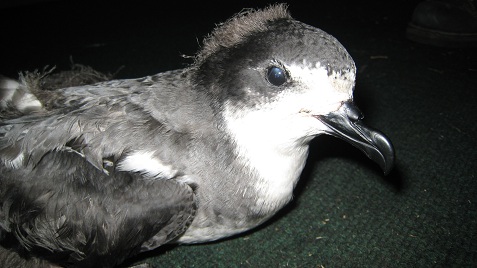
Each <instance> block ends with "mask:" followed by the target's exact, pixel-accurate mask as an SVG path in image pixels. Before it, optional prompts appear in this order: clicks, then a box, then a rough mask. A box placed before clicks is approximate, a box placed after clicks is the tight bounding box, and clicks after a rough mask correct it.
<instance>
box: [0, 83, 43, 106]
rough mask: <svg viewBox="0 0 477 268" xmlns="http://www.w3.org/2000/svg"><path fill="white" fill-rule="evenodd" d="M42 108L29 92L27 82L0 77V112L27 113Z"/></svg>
mask: <svg viewBox="0 0 477 268" xmlns="http://www.w3.org/2000/svg"><path fill="white" fill-rule="evenodd" d="M42 109H43V105H42V103H41V102H40V101H39V100H38V99H37V98H36V97H35V95H33V94H32V93H31V91H30V89H29V86H28V84H26V83H25V82H24V81H20V82H19V81H16V80H13V79H10V78H7V77H3V76H2V77H0V111H1V112H4V113H20V114H28V113H32V112H35V111H40V110H42Z"/></svg>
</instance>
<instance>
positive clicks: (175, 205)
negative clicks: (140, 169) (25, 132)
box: [0, 151, 196, 267]
mask: <svg viewBox="0 0 477 268" xmlns="http://www.w3.org/2000/svg"><path fill="white" fill-rule="evenodd" d="M0 172H1V174H0V203H1V204H2V205H1V207H0V227H1V228H0V234H1V235H2V236H3V237H10V238H13V240H16V241H18V243H19V244H18V248H22V249H27V250H28V251H29V252H31V253H33V254H35V253H39V254H41V255H42V256H46V258H47V259H48V260H51V261H53V262H57V263H61V264H65V265H71V264H73V265H74V266H85V267H108V266H114V265H115V264H117V263H120V262H121V261H123V260H124V259H125V258H127V257H129V256H132V255H134V254H137V253H139V252H142V251H147V250H151V249H154V248H157V247H158V246H160V245H162V244H164V243H167V242H169V241H171V240H172V239H174V238H175V237H177V236H178V235H180V234H182V233H183V232H184V231H185V230H186V229H187V227H188V226H189V224H190V223H191V222H192V220H193V217H194V215H195V211H196V201H195V195H194V191H193V189H192V188H191V187H189V186H188V185H187V184H183V183H179V182H177V181H175V180H165V179H155V180H151V179H144V178H142V177H141V175H140V174H136V173H129V172H120V171H114V170H113V171H111V172H110V174H109V175H107V174H105V173H104V172H102V171H100V170H98V169H97V168H95V167H93V166H92V165H91V164H89V163H88V162H87V161H85V159H84V158H82V157H81V156H78V155H77V154H75V153H71V152H65V151H57V152H51V153H48V154H46V155H45V156H44V157H43V158H42V159H41V161H40V162H39V163H38V164H37V165H36V166H35V167H34V168H22V169H11V168H5V167H1V168H0Z"/></svg>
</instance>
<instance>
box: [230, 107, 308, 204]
mask: <svg viewBox="0 0 477 268" xmlns="http://www.w3.org/2000/svg"><path fill="white" fill-rule="evenodd" d="M267 114H269V113H267V111H263V110H257V111H252V112H244V113H242V114H241V115H240V116H237V115H236V114H235V115H231V113H230V112H225V115H226V116H225V117H226V123H227V127H228V130H229V131H230V133H231V136H232V137H233V140H234V143H235V153H236V154H237V155H238V158H239V159H240V160H242V161H244V162H245V163H246V165H247V166H248V167H250V168H251V171H252V172H254V173H255V174H257V175H258V176H259V177H260V180H259V181H258V182H256V183H255V185H253V187H254V188H255V190H256V191H257V193H258V196H259V198H258V200H257V203H256V209H257V211H260V212H265V211H264V210H278V209H280V208H281V207H282V206H283V205H285V204H286V203H288V202H289V201H290V200H291V198H292V196H293V189H294V187H295V185H296V183H297V181H298V179H299V177H300V174H301V172H302V170H303V167H304V165H305V162H306V158H307V156H308V144H307V142H305V141H304V140H303V139H301V140H300V139H299V138H300V137H297V139H295V138H294V137H293V135H290V132H287V129H288V130H292V131H291V132H293V125H289V122H288V121H287V120H280V122H278V121H276V122H273V120H276V119H274V118H271V117H269V116H267Z"/></svg>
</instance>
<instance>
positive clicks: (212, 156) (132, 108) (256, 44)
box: [0, 4, 394, 267]
mask: <svg viewBox="0 0 477 268" xmlns="http://www.w3.org/2000/svg"><path fill="white" fill-rule="evenodd" d="M355 74H356V66H355V64H354V61H353V59H352V58H351V56H350V55H349V54H348V52H347V51H346V49H345V48H344V47H343V46H342V45H341V44H340V43H339V42H338V41H337V40H336V39H335V38H334V37H333V36H331V35H329V34H327V33H326V32H324V31H322V30H320V29H317V28H315V27H313V26H310V25H307V24H304V23H302V22H299V21H297V20H294V19H293V18H292V17H291V16H290V14H289V12H288V11H287V8H286V6H285V5H283V4H278V5H272V6H269V7H267V8H265V9H262V10H245V11H243V12H241V13H239V14H237V15H235V16H233V17H232V18H231V19H229V20H228V21H226V22H225V23H223V24H220V25H219V26H217V28H216V29H215V30H214V31H213V32H212V33H211V34H210V35H209V36H207V37H206V38H205V40H204V43H203V46H202V48H201V49H200V51H199V52H198V53H197V55H196V56H195V60H194V62H193V63H192V64H191V65H190V66H188V67H186V68H184V69H179V70H173V71H167V72H163V73H159V74H155V75H151V76H147V77H143V78H139V79H124V80H110V81H105V82H100V83H96V84H92V85H82V86H74V87H67V88H61V89H57V90H45V91H41V92H39V91H35V90H33V89H32V86H31V84H29V83H28V82H26V81H25V80H24V79H23V80H20V81H15V80H11V79H7V78H2V79H1V81H0V87H1V91H0V96H1V100H0V109H1V110H2V117H1V123H0V159H1V161H0V203H1V206H0V235H1V236H0V237H1V238H2V239H4V240H7V239H8V241H10V242H9V243H8V250H10V251H11V252H12V253H11V254H13V255H15V256H17V257H19V258H28V257H26V256H28V255H30V256H35V258H40V259H44V260H46V261H48V262H49V263H52V264H55V265H63V266H74V267H100V266H101V267H108V266H115V265H117V264H119V263H121V262H123V261H124V260H125V259H126V258H128V257H131V256H133V255H136V254H138V253H140V252H145V251H149V250H153V249H156V248H157V247H159V246H161V245H164V244H166V243H201V242H207V241H213V240H217V239H221V238H225V237H229V236H232V235H236V234H239V233H242V232H244V231H247V230H250V229H252V228H254V227H256V226H258V225H260V224H262V223H263V222H265V221H266V220H267V219H269V218H270V217H272V216H273V215H274V214H275V213H276V212H277V211H278V210H280V209H281V208H282V207H283V206H284V205H285V204H287V203H288V202H289V201H290V200H291V199H292V195H293V189H294V187H295V185H296V183H297V180H298V179H299V177H300V173H301V172H302V169H303V167H304V165H305V160H306V159H307V155H308V149H309V143H310V141H311V140H312V139H313V138H315V137H316V136H318V135H321V134H329V135H333V136H336V137H339V138H341V139H344V140H346V141H348V142H350V143H351V144H352V145H354V146H356V147H357V148H359V149H361V150H362V151H363V152H364V153H365V154H366V155H367V156H368V157H369V158H371V159H372V160H374V161H375V162H377V163H378V164H379V165H380V166H381V168H382V169H383V170H384V172H385V173H388V172H389V171H390V170H391V169H392V166H393V162H394V151H393V147H392V145H391V142H390V141H389V139H388V138H386V137H385V136H384V135H383V134H382V133H380V132H378V131H376V130H373V129H371V128H368V127H366V126H365V125H364V124H363V122H362V115H361V113H360V111H359V110H358V108H357V107H356V106H355V105H354V104H353V90H354V85H355ZM12 241H13V242H12ZM5 247H6V248H7V246H5ZM2 250H4V249H2ZM17 252H19V253H18V254H17ZM3 254H4V253H2V254H0V256H3ZM13 255H12V256H13ZM5 256H6V255H5ZM20 256H21V257H20ZM8 261H11V260H10V259H8V258H4V260H3V262H4V265H8ZM0 262H2V260H0ZM5 263H7V264H5ZM10 263H13V262H12V261H11V262H10Z"/></svg>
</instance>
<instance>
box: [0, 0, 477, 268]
mask: <svg viewBox="0 0 477 268" xmlns="http://www.w3.org/2000/svg"><path fill="white" fill-rule="evenodd" d="M27 2H28V1H27ZM31 2H33V3H23V2H22V3H19V2H11V1H10V2H4V3H3V4H2V5H3V6H2V7H1V8H0V34H1V38H0V74H3V75H7V76H10V77H16V76H17V74H18V72H19V71H25V70H30V71H31V70H34V69H42V68H43V67H44V66H46V65H50V66H57V68H58V69H63V70H64V69H68V68H69V67H70V65H71V59H72V60H73V61H74V62H75V63H80V64H85V65H90V66H92V67H93V68H95V69H97V70H99V71H102V72H110V73H115V72H116V71H117V70H119V69H120V68H121V67H123V68H122V69H120V71H119V72H118V73H117V74H116V78H132V77H141V76H145V75H149V74H154V73H158V72H162V71H165V70H170V69H176V68H183V67H185V66H187V65H188V64H190V63H191V62H192V61H191V60H190V59H187V58H183V57H181V55H188V56H192V55H194V54H195V52H196V51H197V49H198V48H199V45H200V43H201V41H202V39H203V37H204V36H205V35H206V34H208V33H209V32H210V31H211V30H212V29H213V28H214V27H215V25H216V24H217V23H219V22H223V21H225V20H226V19H227V18H229V17H230V16H232V15H233V14H234V13H237V12H239V11H240V10H241V9H242V8H246V7H254V8H257V7H264V6H266V5H267V2H265V1H254V2H253V3H252V2H250V3H248V2H245V1H236V2H228V1H223V2H221V3H210V2H207V3H204V2H201V1H196V2H194V3H186V2H181V1H177V2H174V3H172V4H170V3H169V4H170V5H166V4H161V1H151V2H146V1H125V2H122V1H121V3H116V2H113V1H103V2H100V3H96V2H93V1H66V0H65V1H38V2H37V1H31ZM117 2H120V1H117ZM316 2H318V3H313V4H311V3H290V8H289V9H290V11H291V13H292V16H293V17H294V18H296V19H298V20H300V21H303V22H305V23H307V24H310V25H313V26H316V27H319V28H322V29H323V30H325V31H327V32H328V33H330V34H332V35H334V36H335V37H337V38H338V39H339V40H340V41H341V42H342V43H343V45H344V46H345V47H346V48H347V49H348V51H349V52H350V54H351V55H352V56H353V58H354V59H355V61H356V64H357V66H358V78H357V85H356V92H355V98H356V102H357V103H358V105H359V106H360V108H361V109H362V110H363V112H364V113H365V115H366V119H365V121H366V123H367V124H368V125H371V126H373V127H375V128H377V129H380V130H381V131H383V132H384V133H386V134H387V135H388V136H389V137H390V138H391V140H392V141H393V143H394V145H395V149H396V157H397V163H396V168H395V170H394V171H393V172H392V173H391V174H390V175H389V176H387V177H384V176H383V175H382V173H381V171H380V170H379V168H378V166H376V165H375V164H374V163H372V162H371V161H370V160H368V159H367V158H366V157H365V156H364V155H363V154H362V153H361V152H359V151H358V150H356V149H354V148H353V147H351V146H350V145H348V144H346V143H344V142H342V141H340V140H337V139H334V138H330V137H319V138H317V139H316V140H315V141H314V142H313V144H312V147H311V152H310V158H309V161H308V164H307V167H306V169H305V171H304V173H303V178H302V180H301V181H300V184H299V185H298V189H297V190H296V194H295V199H294V201H293V202H292V203H291V204H290V205H289V206H287V207H286V208H285V209H284V210H283V211H282V213H280V215H277V217H275V218H274V219H273V220H272V221H270V222H269V223H267V224H265V225H264V226H262V227H260V228H258V230H254V231H253V232H249V233H247V234H244V235H242V236H239V237H236V238H234V239H228V240H225V241H221V242H217V243H210V244H205V245H192V246H188V245H183V246H166V247H164V248H161V249H159V250H157V251H155V252H152V253H148V254H143V255H141V256H140V257H139V258H135V259H134V260H133V261H137V262H148V263H150V264H152V265H157V266H163V267H172V266H175V267H219V266H224V267H242V266H243V267H322V266H324V267H410V266H417V267H476V266H477V178H476V163H475V162H476V160H477V159H476V153H475V148H476V145H477V142H476V138H477V135H476V134H477V131H476V124H475V121H476V112H477V109H476V104H477V101H476V97H477V93H476V91H477V49H476V48H472V49H449V48H435V47H430V46H424V45H418V44H415V43H412V42H411V41H408V40H407V39H406V38H405V29H406V25H407V23H408V22H409V19H410V17H411V14H412V11H413V8H414V7H415V5H416V4H417V3H418V1H394V2H392V3H391V2H390V1H374V2H373V1H364V2H363V1H349V2H348V1H339V0H337V1H326V2H324V1H321V2H319V1H316ZM130 264H131V263H130Z"/></svg>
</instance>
